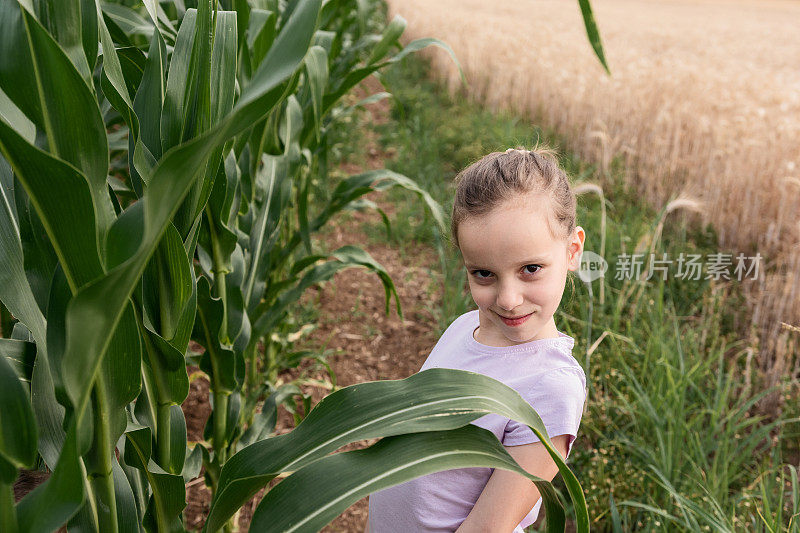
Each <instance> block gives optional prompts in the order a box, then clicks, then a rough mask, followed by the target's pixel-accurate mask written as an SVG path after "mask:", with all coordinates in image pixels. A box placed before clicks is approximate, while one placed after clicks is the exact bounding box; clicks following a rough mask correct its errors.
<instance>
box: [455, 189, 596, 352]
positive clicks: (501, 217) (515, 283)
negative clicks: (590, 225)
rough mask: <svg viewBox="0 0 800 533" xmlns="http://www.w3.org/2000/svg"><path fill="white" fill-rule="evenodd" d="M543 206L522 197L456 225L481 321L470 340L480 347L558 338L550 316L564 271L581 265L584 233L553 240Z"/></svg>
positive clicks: (539, 198)
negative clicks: (472, 338)
mask: <svg viewBox="0 0 800 533" xmlns="http://www.w3.org/2000/svg"><path fill="white" fill-rule="evenodd" d="M548 201H549V200H548V199H547V198H545V197H542V196H536V195H529V196H524V197H521V198H519V199H514V200H511V201H507V202H505V203H503V204H501V205H499V206H498V207H496V208H495V209H493V210H492V211H491V212H489V213H488V214H486V215H482V216H478V217H470V218H467V219H466V220H464V221H462V222H461V223H460V224H459V227H458V242H459V246H460V249H461V255H462V257H463V259H464V266H465V267H466V269H467V279H468V280H469V289H470V292H471V293H472V298H473V300H475V303H476V304H477V305H478V315H479V318H480V326H479V328H478V329H477V330H476V332H475V333H474V336H475V340H477V341H478V342H480V343H481V344H485V345H488V346H513V345H515V344H521V343H524V342H529V341H533V340H539V339H546V338H552V337H557V336H558V331H557V330H556V326H555V321H554V319H553V315H554V314H555V312H556V309H557V308H558V304H559V303H560V302H561V296H562V295H563V293H564V285H565V284H566V280H567V270H577V269H578V267H579V265H580V255H581V253H582V252H583V241H584V239H585V233H584V231H583V228H581V227H577V228H575V231H574V232H573V233H572V235H571V236H570V237H569V239H567V240H566V241H565V240H561V239H556V238H554V237H553V235H552V234H551V232H550V228H549V225H548V222H547V217H548V216H549V215H548V212H547V211H548V210H547V209H546V208H545V206H546V205H547V204H546V202H548ZM508 319H517V320H508Z"/></svg>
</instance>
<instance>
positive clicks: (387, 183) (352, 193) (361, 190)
mask: <svg viewBox="0 0 800 533" xmlns="http://www.w3.org/2000/svg"><path fill="white" fill-rule="evenodd" d="M395 186H399V187H402V188H404V189H406V190H409V191H412V192H414V193H416V194H417V195H419V196H420V197H421V198H422V199H423V201H424V202H425V204H426V205H427V206H428V210H429V211H430V212H431V215H432V216H433V219H434V221H435V222H436V225H437V227H438V228H439V231H441V232H446V223H445V215H444V210H443V209H442V206H441V205H440V204H439V203H438V202H437V201H436V200H434V199H433V197H432V196H431V195H430V194H429V193H428V192H427V191H425V190H424V189H422V188H420V187H419V185H417V184H416V183H415V182H414V181H413V180H411V179H410V178H408V177H406V176H403V175H402V174H398V173H396V172H392V171H391V170H386V169H380V170H370V171H367V172H364V173H362V174H357V175H355V176H350V177H349V178H346V179H344V180H342V181H340V182H339V184H338V185H337V186H336V188H335V189H334V191H333V193H332V194H331V200H330V202H329V203H328V205H327V206H325V208H324V209H323V211H322V213H321V214H320V215H319V217H318V218H317V219H316V220H315V221H314V223H313V224H312V227H313V228H314V229H315V230H316V229H317V228H320V227H322V226H323V225H324V224H325V222H327V221H328V220H329V219H330V218H331V217H332V216H333V215H334V214H336V213H338V212H339V211H341V210H342V209H345V208H346V207H347V206H348V205H350V204H351V203H352V202H353V201H355V200H356V199H358V198H360V197H361V196H363V195H365V194H367V193H369V192H372V191H373V190H377V191H383V190H386V189H389V188H391V187H395Z"/></svg>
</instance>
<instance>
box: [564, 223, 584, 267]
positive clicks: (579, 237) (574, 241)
mask: <svg viewBox="0 0 800 533" xmlns="http://www.w3.org/2000/svg"><path fill="white" fill-rule="evenodd" d="M585 239H586V232H585V231H583V228H582V227H580V226H577V227H576V228H575V231H573V232H572V237H571V238H570V241H569V243H568V244H567V251H568V253H569V255H568V257H567V269H568V270H578V268H580V266H581V254H582V253H583V243H584V240H585Z"/></svg>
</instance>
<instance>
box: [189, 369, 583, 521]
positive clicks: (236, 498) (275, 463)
mask: <svg viewBox="0 0 800 533" xmlns="http://www.w3.org/2000/svg"><path fill="white" fill-rule="evenodd" d="M364 405H369V406H370V409H363V406H364ZM488 413H498V414H501V415H503V416H507V417H509V418H510V419H512V420H518V421H521V422H524V423H526V424H527V425H528V426H529V427H530V428H531V430H532V431H533V432H534V433H535V434H536V436H538V437H539V438H540V439H541V441H542V442H543V444H544V446H545V448H546V449H547V451H548V453H549V454H550V456H551V457H552V458H553V460H554V461H555V463H556V464H557V465H558V468H559V471H560V472H561V475H562V477H563V478H564V481H565V484H566V486H567V490H568V491H569V493H570V496H571V498H572V500H573V502H574V504H575V509H576V521H577V525H578V529H579V530H580V531H588V526H589V518H588V514H587V511H586V503H585V499H584V497H583V492H582V491H581V488H580V484H579V483H578V481H577V479H576V478H575V475H574V474H573V473H572V472H571V471H570V470H569V468H568V467H567V466H566V464H565V463H564V460H563V458H562V457H561V455H560V454H559V453H558V452H557V451H556V450H555V448H553V445H552V443H551V442H550V439H549V437H548V436H547V431H546V429H545V427H544V425H543V424H542V421H541V418H539V416H538V415H537V414H536V412H535V411H534V410H533V408H532V407H531V406H530V405H529V404H528V403H527V402H525V400H524V399H523V398H522V397H521V396H520V395H519V394H518V393H517V392H516V391H514V390H513V389H512V388H510V387H508V386H506V385H504V384H503V383H500V382H498V381H496V380H494V379H492V378H489V377H487V376H483V375H481V374H476V373H473V372H466V371H462V370H453V369H443V368H433V369H428V370H425V371H423V372H419V373H417V374H414V375H413V376H411V377H409V378H406V379H403V380H394V381H374V382H368V383H360V384H357V385H352V386H350V387H345V388H343V389H340V390H338V391H336V392H334V393H332V394H330V395H328V396H326V397H325V398H324V399H323V400H322V401H321V402H320V403H319V404H317V406H316V407H315V408H314V409H313V410H312V411H311V412H310V413H309V415H308V416H307V417H306V418H305V420H303V422H302V423H301V424H300V425H298V426H297V428H295V429H294V430H293V431H291V432H290V433H287V434H284V435H280V436H276V437H273V438H270V439H266V440H262V441H259V442H256V443H255V444H252V445H250V446H248V447H247V448H245V449H243V450H242V451H240V452H239V453H237V454H236V455H234V456H233V457H231V458H230V459H229V460H228V462H227V463H226V464H225V466H224V467H223V468H222V471H221V473H220V478H219V482H218V488H217V493H216V495H215V497H214V499H213V500H212V503H211V511H210V513H209V516H208V520H207V521H206V528H205V531H216V530H217V529H219V528H220V527H222V524H224V522H225V521H226V520H227V519H228V518H229V517H230V516H232V515H233V513H234V512H235V511H236V509H238V508H239V507H240V506H241V505H242V504H243V503H244V502H246V501H247V500H248V499H249V498H250V497H252V495H253V494H255V493H256V492H257V491H258V490H259V489H260V488H262V487H264V486H266V485H267V483H269V481H270V480H272V479H274V477H275V476H277V475H278V474H280V473H281V472H287V471H296V470H299V469H301V468H303V467H304V466H306V465H308V464H310V463H313V462H314V461H316V460H318V459H320V458H322V457H324V456H326V455H327V454H329V453H330V452H333V451H335V450H337V449H338V448H339V447H341V446H343V445H345V444H347V443H349V442H354V441H357V440H364V439H369V438H377V437H388V436H392V435H402V434H404V433H413V432H420V431H436V430H447V429H455V428H458V427H461V426H464V425H466V424H467V423H468V422H470V421H472V420H475V419H477V418H480V417H481V416H483V415H485V414H488Z"/></svg>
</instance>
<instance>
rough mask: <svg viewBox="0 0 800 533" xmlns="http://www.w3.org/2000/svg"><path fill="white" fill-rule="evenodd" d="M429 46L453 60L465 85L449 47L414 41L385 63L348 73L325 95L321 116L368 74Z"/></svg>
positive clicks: (435, 42)
mask: <svg viewBox="0 0 800 533" xmlns="http://www.w3.org/2000/svg"><path fill="white" fill-rule="evenodd" d="M429 46H438V47H440V48H442V49H444V50H445V51H446V52H447V53H448V54H449V55H450V58H451V59H452V60H453V62H454V63H455V64H456V66H457V67H458V71H459V73H460V74H461V80H462V82H464V83H466V81H465V78H464V73H463V71H462V70H461V64H460V63H459V62H458V59H456V55H455V53H454V52H453V50H452V49H451V48H450V46H448V45H447V44H446V43H444V42H442V41H440V40H439V39H431V38H426V39H416V40H414V41H411V42H410V43H408V45H406V47H405V48H403V49H402V50H401V51H400V52H398V53H397V54H396V55H394V56H392V57H391V58H389V59H387V60H385V61H381V62H380V63H371V64H369V65H368V66H366V67H362V68H358V69H354V70H351V71H349V73H348V74H347V76H346V77H345V78H344V80H343V81H342V82H341V83H340V84H339V85H338V87H337V88H336V89H335V90H334V91H332V92H330V93H328V94H326V95H325V98H324V99H323V105H322V109H323V114H327V113H328V112H329V111H330V110H331V108H332V107H333V106H334V105H335V104H336V102H338V101H339V99H340V98H341V97H342V96H344V95H345V94H347V92H348V91H350V89H352V88H353V87H355V86H356V85H358V84H359V83H360V82H361V81H362V80H363V79H364V78H366V77H367V76H369V75H370V74H372V73H374V72H377V71H378V70H380V69H382V68H384V67H386V66H387V65H391V64H393V63H397V62H398V61H400V60H401V59H403V58H404V57H405V56H407V55H409V54H412V53H414V52H419V51H420V50H423V49H425V48H427V47H429Z"/></svg>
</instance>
